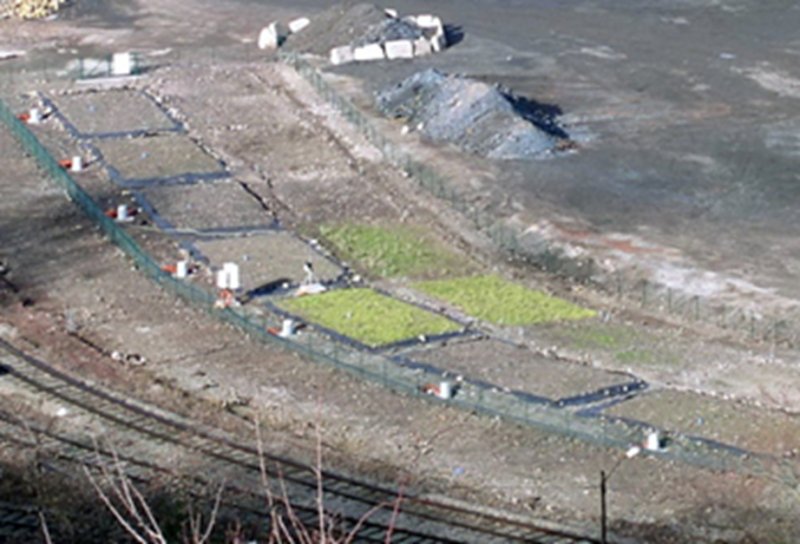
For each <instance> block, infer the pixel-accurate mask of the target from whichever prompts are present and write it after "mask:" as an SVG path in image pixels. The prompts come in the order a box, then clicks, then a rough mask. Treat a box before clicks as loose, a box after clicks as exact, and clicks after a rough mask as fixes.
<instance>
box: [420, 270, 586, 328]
mask: <svg viewBox="0 0 800 544" xmlns="http://www.w3.org/2000/svg"><path fill="white" fill-rule="evenodd" d="M414 287H415V288H417V289H419V290H420V291H422V292H423V293H426V294H428V295H431V296H433V297H436V298H439V299H442V300H445V301H447V302H449V303H451V304H454V305H455V306H458V307H459V308H461V309H462V310H463V311H464V312H466V313H467V314H469V315H471V316H474V317H477V318H478V319H482V320H484V321H489V322H491V323H497V324H499V325H532V324H536V323H547V322H551V321H566V320H572V319H583V318H587V317H593V316H594V315H595V312H594V311H593V310H588V309H586V308H581V307H580V306H576V305H575V304H572V303H571V302H568V301H566V300H564V299H560V298H556V297H551V296H550V295H547V294H545V293H542V292H541V291H534V290H532V289H528V288H526V287H523V286H521V285H517V284H514V283H511V282H509V281H506V280H504V279H502V278H500V277H498V276H475V277H468V278H458V279H453V280H434V281H424V282H418V283H416V284H415V285H414Z"/></svg>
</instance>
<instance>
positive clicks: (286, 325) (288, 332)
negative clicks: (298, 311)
mask: <svg viewBox="0 0 800 544" xmlns="http://www.w3.org/2000/svg"><path fill="white" fill-rule="evenodd" d="M293 335H294V319H284V320H283V324H282V325H281V332H279V333H278V336H280V337H281V338H288V337H290V336H293Z"/></svg>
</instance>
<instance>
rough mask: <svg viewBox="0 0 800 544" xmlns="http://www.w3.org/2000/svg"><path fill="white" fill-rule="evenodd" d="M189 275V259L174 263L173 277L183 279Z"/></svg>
mask: <svg viewBox="0 0 800 544" xmlns="http://www.w3.org/2000/svg"><path fill="white" fill-rule="evenodd" d="M188 275H189V261H178V262H177V264H176V265H175V277H176V278H180V279H183V278H185V277H186V276H188Z"/></svg>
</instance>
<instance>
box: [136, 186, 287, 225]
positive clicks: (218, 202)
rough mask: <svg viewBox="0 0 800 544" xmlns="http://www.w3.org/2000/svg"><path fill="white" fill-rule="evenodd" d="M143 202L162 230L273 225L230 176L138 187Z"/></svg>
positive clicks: (264, 212) (256, 202)
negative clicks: (185, 183)
mask: <svg viewBox="0 0 800 544" xmlns="http://www.w3.org/2000/svg"><path fill="white" fill-rule="evenodd" d="M137 195H138V196H139V198H140V200H141V203H142V205H143V206H144V207H145V208H147V210H146V211H147V212H148V213H149V214H150V215H151V216H152V217H153V220H154V221H155V223H156V224H157V225H158V226H159V227H161V228H162V229H165V230H171V229H178V230H188V231H197V232H220V231H223V232H225V231H232V232H236V231H239V230H248V229H264V228H269V227H272V226H273V224H274V220H273V218H272V216H271V215H270V214H269V213H267V211H266V210H264V208H262V207H261V205H260V204H259V202H258V201H257V200H256V199H255V198H253V197H252V196H250V195H249V194H248V193H247V192H246V191H245V190H244V189H242V187H241V186H240V185H239V184H238V183H236V182H234V181H231V180H222V181H217V182H214V183H197V184H194V185H160V186H154V187H150V188H147V189H143V190H142V191H137Z"/></svg>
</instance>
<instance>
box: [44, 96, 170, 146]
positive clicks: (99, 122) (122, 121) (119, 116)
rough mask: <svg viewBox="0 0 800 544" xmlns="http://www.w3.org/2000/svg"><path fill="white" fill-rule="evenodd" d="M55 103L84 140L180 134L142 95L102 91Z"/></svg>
mask: <svg viewBox="0 0 800 544" xmlns="http://www.w3.org/2000/svg"><path fill="white" fill-rule="evenodd" d="M53 102H54V103H55V105H56V107H57V108H58V110H59V111H60V112H61V114H62V115H64V117H66V119H67V121H69V123H70V124H72V126H74V127H75V129H76V130H77V131H78V135H79V136H81V137H99V136H113V135H126V134H136V133H143V132H156V131H167V130H178V129H179V128H180V127H179V126H178V124H177V123H176V122H175V121H174V120H173V119H171V118H170V117H169V116H168V115H167V114H166V113H165V112H164V111H163V110H162V109H161V108H159V106H158V105H157V104H156V103H155V102H154V101H153V100H152V99H150V98H149V97H147V96H146V95H144V94H142V93H141V92H139V91H130V90H124V91H103V92H87V93H80V94H72V95H64V96H58V97H56V98H55V99H54V100H53Z"/></svg>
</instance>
